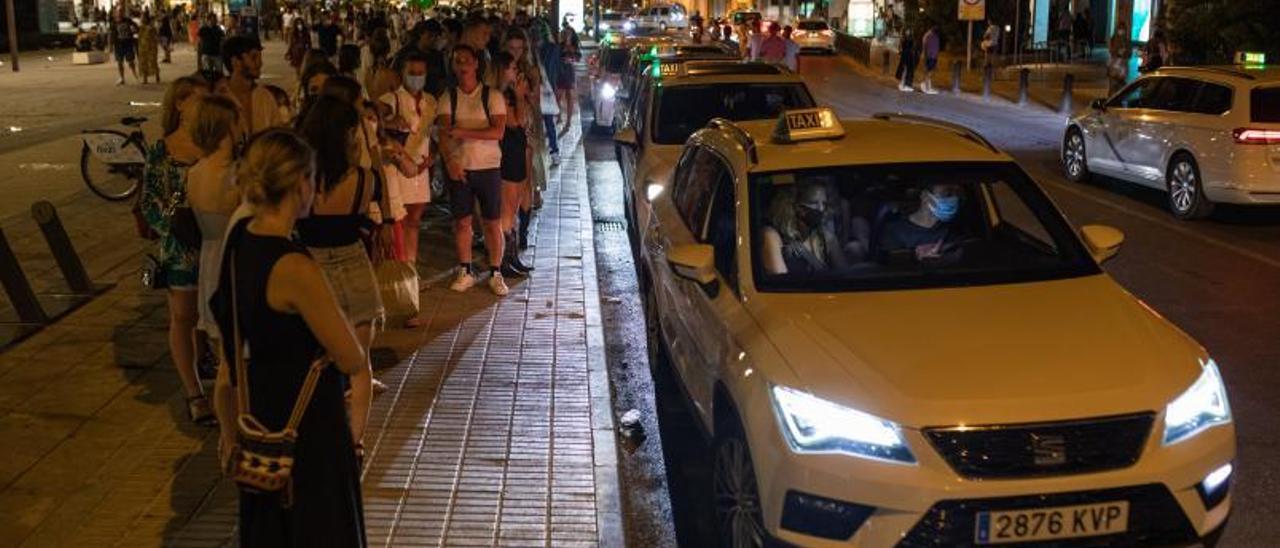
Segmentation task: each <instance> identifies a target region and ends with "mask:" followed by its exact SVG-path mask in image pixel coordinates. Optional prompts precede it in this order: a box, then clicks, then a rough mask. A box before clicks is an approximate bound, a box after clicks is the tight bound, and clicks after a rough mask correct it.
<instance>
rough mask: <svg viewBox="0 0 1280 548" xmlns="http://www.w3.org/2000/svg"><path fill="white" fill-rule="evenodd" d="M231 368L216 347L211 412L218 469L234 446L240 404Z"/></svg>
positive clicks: (225, 463)
mask: <svg viewBox="0 0 1280 548" xmlns="http://www.w3.org/2000/svg"><path fill="white" fill-rule="evenodd" d="M232 374H233V373H232V372H231V366H230V365H229V364H228V363H227V359H226V356H225V355H224V353H223V350H222V345H218V377H217V379H216V380H214V381H213V412H214V415H216V416H217V417H218V432H219V439H218V467H219V469H221V468H223V467H225V466H226V465H227V459H228V458H230V457H231V455H230V454H228V452H229V451H231V448H232V447H234V446H235V444H236V421H237V418H238V417H239V415H240V404H239V403H238V402H237V401H236V388H235V386H233V385H232V384H231V375H232Z"/></svg>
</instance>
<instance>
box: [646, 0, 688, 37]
mask: <svg viewBox="0 0 1280 548" xmlns="http://www.w3.org/2000/svg"><path fill="white" fill-rule="evenodd" d="M634 21H635V25H636V32H666V31H668V30H685V29H688V28H689V14H688V12H687V11H685V9H684V6H682V5H680V4H654V5H652V6H649V7H647V8H644V9H642V10H640V12H639V13H638V14H637V15H636V17H635V19H634Z"/></svg>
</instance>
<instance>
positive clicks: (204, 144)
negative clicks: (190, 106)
mask: <svg viewBox="0 0 1280 548" xmlns="http://www.w3.org/2000/svg"><path fill="white" fill-rule="evenodd" d="M239 118H240V109H239V108H238V107H237V106H236V103H235V101H232V100H231V99H229V98H226V97H223V96H221V95H209V96H206V97H204V98H202V99H200V108H199V110H197V111H196V119H195V120H193V121H192V123H191V129H190V132H191V141H192V142H193V143H195V145H196V146H197V147H200V150H201V151H203V152H204V153H205V154H213V153H214V151H216V150H218V147H220V146H222V141H223V140H224V139H226V138H227V137H228V136H229V135H231V131H232V130H233V129H235V127H236V122H237V121H238V120H239Z"/></svg>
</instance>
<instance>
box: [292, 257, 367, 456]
mask: <svg viewBox="0 0 1280 548" xmlns="http://www.w3.org/2000/svg"><path fill="white" fill-rule="evenodd" d="M273 282H274V283H273ZM272 289H276V291H274V292H273V291H272ZM273 293H275V294H276V296H277V299H278V301H277V299H272V298H271V297H272V294H273ZM272 301H277V302H278V304H280V305H283V306H279V307H277V306H274V305H273V304H274V303H272ZM267 303H268V305H273V306H272V308H277V309H282V310H295V311H297V312H298V314H299V315H301V316H302V319H303V321H305V322H307V327H308V328H309V329H311V332H312V333H313V334H314V335H315V337H316V339H317V340H318V341H320V345H321V346H323V347H324V350H325V353H326V354H327V355H328V359H329V360H331V361H332V362H333V364H334V366H336V367H337V368H338V371H341V372H342V373H343V374H345V375H347V376H348V377H350V382H351V410H350V412H351V436H352V438H353V439H354V440H355V441H356V442H359V441H360V440H361V438H362V437H363V436H364V428H365V424H366V423H367V421H368V419H369V402H370V401H371V399H370V396H371V394H372V388H373V385H372V382H373V381H372V379H373V372H372V371H371V370H370V367H369V360H368V358H367V355H366V354H365V351H364V349H363V348H362V347H361V346H360V342H359V341H358V340H356V335H355V332H354V331H352V329H351V324H350V323H349V322H348V321H347V318H346V317H345V316H344V315H343V314H342V309H341V308H339V307H338V301H337V300H336V299H335V298H334V296H333V291H332V289H330V287H329V282H327V281H325V279H324V273H323V272H321V271H320V266H319V265H317V264H316V263H315V261H313V260H311V259H310V258H308V257H307V256H305V255H302V254H300V253H292V254H289V255H286V256H284V257H283V258H281V259H280V262H278V263H276V265H275V267H273V268H272V269H271V276H270V278H269V279H268V282H267Z"/></svg>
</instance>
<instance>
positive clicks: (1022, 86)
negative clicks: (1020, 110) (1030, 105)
mask: <svg viewBox="0 0 1280 548" xmlns="http://www.w3.org/2000/svg"><path fill="white" fill-rule="evenodd" d="M1030 86H1031V69H1026V68H1024V69H1021V70H1019V71H1018V106H1020V107H1025V106H1027V101H1028V99H1029V94H1030Z"/></svg>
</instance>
